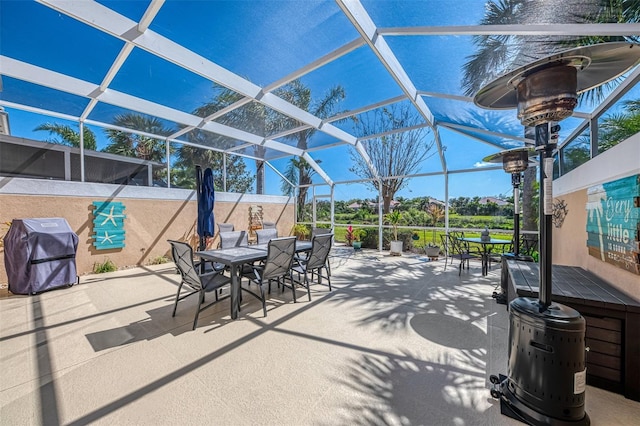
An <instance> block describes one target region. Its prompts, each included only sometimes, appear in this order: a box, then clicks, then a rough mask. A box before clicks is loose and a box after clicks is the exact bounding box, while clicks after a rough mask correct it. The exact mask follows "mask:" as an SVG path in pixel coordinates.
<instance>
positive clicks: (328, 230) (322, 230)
mask: <svg viewBox="0 0 640 426" xmlns="http://www.w3.org/2000/svg"><path fill="white" fill-rule="evenodd" d="M326 234H332V235H333V228H315V227H314V228H312V229H311V238H312V239H313V237H315V236H316V235H326ZM326 266H327V274H328V275H331V264H330V262H329V256H327V265H326Z"/></svg>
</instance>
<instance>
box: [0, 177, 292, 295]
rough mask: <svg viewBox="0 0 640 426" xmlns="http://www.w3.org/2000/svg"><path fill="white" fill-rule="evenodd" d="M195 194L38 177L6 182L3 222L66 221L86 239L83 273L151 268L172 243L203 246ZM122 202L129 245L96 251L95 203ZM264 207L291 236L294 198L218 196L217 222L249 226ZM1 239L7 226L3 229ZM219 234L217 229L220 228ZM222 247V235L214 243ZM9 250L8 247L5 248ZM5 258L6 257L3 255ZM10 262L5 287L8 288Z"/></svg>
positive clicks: (2, 184)
mask: <svg viewBox="0 0 640 426" xmlns="http://www.w3.org/2000/svg"><path fill="white" fill-rule="evenodd" d="M195 198H196V197H195V192H194V191H190V190H183V189H166V188H147V187H128V186H118V185H104V184H83V183H78V182H61V181H45V180H35V179H10V178H5V179H4V180H2V179H0V224H4V222H7V221H10V220H12V219H14V218H35V217H63V218H65V219H66V220H67V221H68V222H69V225H70V226H71V229H73V230H74V231H75V232H76V233H77V234H78V237H79V239H80V242H79V245H78V252H77V258H76V264H77V267H78V273H79V274H80V275H82V274H84V273H88V272H91V271H92V269H93V265H94V263H95V262H102V261H104V260H105V259H106V258H109V259H110V260H112V261H113V262H114V263H115V264H116V265H117V266H118V267H120V268H122V267H127V266H134V265H145V264H149V263H150V262H152V261H153V260H154V259H155V258H157V257H158V256H167V257H170V254H169V245H168V244H167V242H166V240H167V239H178V240H183V241H190V242H191V243H192V244H193V245H194V246H195V244H196V243H197V235H196V215H197V205H196V201H195ZM108 200H110V201H119V202H122V203H123V204H124V205H125V207H126V210H125V214H126V216H127V217H126V219H125V230H126V239H125V247H124V248H122V249H113V250H95V248H94V247H93V246H92V242H93V240H92V239H91V238H90V235H91V234H92V233H93V229H92V220H93V215H92V205H91V203H92V202H93V201H108ZM253 205H259V206H262V209H263V218H264V220H265V221H271V222H277V227H278V233H279V235H282V236H284V235H291V230H292V227H293V222H294V205H293V203H292V202H290V200H289V198H288V197H280V196H258V195H243V194H228V193H216V203H215V207H214V214H215V220H216V223H219V222H228V223H233V224H234V225H235V228H236V229H237V230H246V229H248V225H249V207H250V206H253ZM1 229H2V231H0V235H3V234H4V233H5V232H6V230H7V227H6V226H5V225H2V228H1ZM216 231H217V227H216ZM210 245H211V246H213V247H216V246H217V237H216V238H215V239H214V240H212V241H210ZM0 250H3V249H0ZM3 257H4V256H3ZM6 282H7V276H6V271H5V266H4V261H2V262H1V264H0V283H3V284H6Z"/></svg>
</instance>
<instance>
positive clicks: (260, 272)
mask: <svg viewBox="0 0 640 426" xmlns="http://www.w3.org/2000/svg"><path fill="white" fill-rule="evenodd" d="M295 252H296V237H283V238H274V239H272V240H271V241H269V245H268V246H267V258H266V260H265V261H264V264H262V265H250V270H249V271H242V277H244V278H248V279H249V282H250V283H255V284H257V285H258V287H259V288H260V294H257V293H255V292H253V291H252V290H251V289H248V288H244V287H242V290H243V291H246V292H247V293H249V294H251V295H252V296H254V297H255V298H256V299H258V300H260V301H261V302H262V311H263V312H264V316H265V317H266V316H267V305H266V299H265V295H264V287H265V286H267V287H268V292H269V293H271V281H274V280H275V281H277V283H278V287H279V286H280V284H282V285H283V286H284V282H285V279H286V278H289V281H290V282H291V283H292V285H291V288H292V289H293V288H294V286H293V276H292V275H291V264H292V263H293V255H294V254H295ZM293 301H294V302H295V301H296V294H295V289H294V292H293Z"/></svg>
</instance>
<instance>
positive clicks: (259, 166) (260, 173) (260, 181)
mask: <svg viewBox="0 0 640 426" xmlns="http://www.w3.org/2000/svg"><path fill="white" fill-rule="evenodd" d="M256 194H260V195H261V194H264V161H259V160H256Z"/></svg>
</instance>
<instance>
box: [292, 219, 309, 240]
mask: <svg viewBox="0 0 640 426" xmlns="http://www.w3.org/2000/svg"><path fill="white" fill-rule="evenodd" d="M293 235H295V236H296V237H297V238H298V239H299V240H306V239H307V238H308V237H309V235H311V226H310V225H305V224H302V223H299V224H297V225H296V226H294V227H293Z"/></svg>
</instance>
